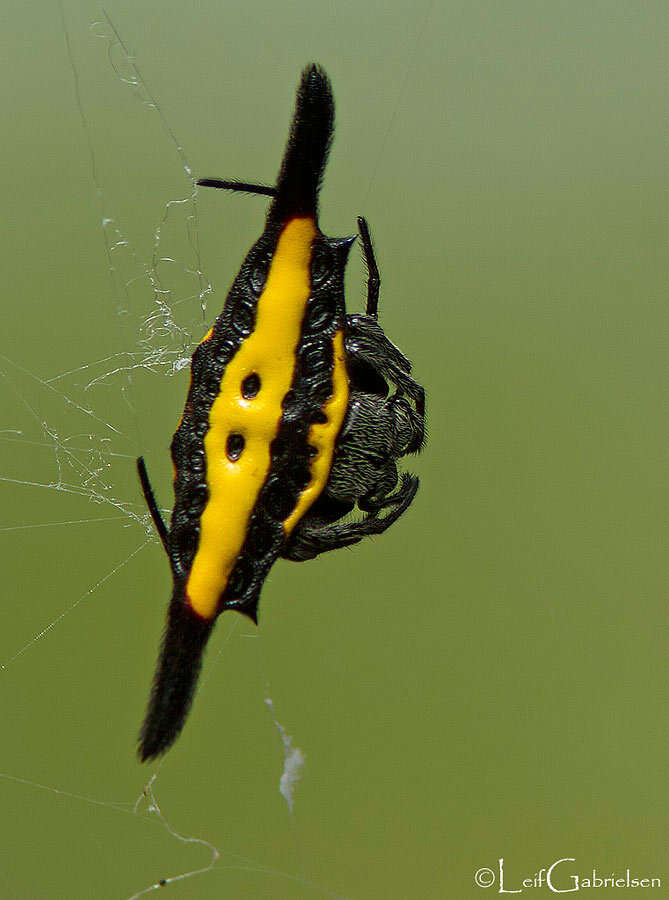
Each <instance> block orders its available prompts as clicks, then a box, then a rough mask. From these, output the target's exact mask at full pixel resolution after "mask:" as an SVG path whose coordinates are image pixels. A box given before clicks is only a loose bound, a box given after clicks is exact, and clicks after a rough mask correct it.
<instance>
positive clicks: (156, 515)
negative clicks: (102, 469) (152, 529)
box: [137, 456, 170, 556]
mask: <svg viewBox="0 0 669 900" xmlns="http://www.w3.org/2000/svg"><path fill="white" fill-rule="evenodd" d="M137 474H138V475H139V482H140V484H141V485H142V493H143V494H144V499H145V500H146V505H147V506H148V508H149V512H150V513H151V518H152V519H153V524H154V525H155V526H156V531H157V532H158V537H159V538H160V540H161V542H162V545H163V547H164V548H165V553H167V555H168V556H170V551H169V547H168V545H167V534H168V532H167V527H166V526H165V523H164V522H163V517H162V516H161V515H160V510H159V509H158V504H157V503H156V497H155V494H154V493H153V488H152V487H151V482H150V481H149V473H148V472H147V471H146V463H145V462H144V457H143V456H139V457H138V458H137Z"/></svg>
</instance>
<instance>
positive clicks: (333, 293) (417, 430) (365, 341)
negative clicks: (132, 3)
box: [137, 65, 425, 760]
mask: <svg viewBox="0 0 669 900" xmlns="http://www.w3.org/2000/svg"><path fill="white" fill-rule="evenodd" d="M333 128H334V100H333V96H332V89H331V86H330V82H329V80H328V77H327V75H326V74H325V72H324V71H323V69H322V68H320V67H319V66H316V65H311V66H308V67H307V68H306V69H305V70H304V72H303V73H302V79H301V82H300V86H299V88H298V92H297V101H296V108H295V113H294V116H293V120H292V124H291V129H290V136H289V139H288V144H287V147H286V150H285V154H284V158H283V162H282V164H281V170H280V172H279V177H278V179H277V183H276V187H266V186H263V185H258V184H250V183H246V182H240V181H221V180H219V179H202V180H201V181H199V182H198V184H200V185H203V186H210V187H222V188H225V189H228V190H232V191H242V192H246V193H251V194H264V195H267V196H269V197H271V198H272V201H271V205H270V207H269V211H268V213H267V219H266V222H265V229H264V231H263V233H262V234H261V236H260V238H259V239H258V240H257V241H256V243H255V244H254V245H253V247H252V248H251V250H250V251H249V253H248V254H247V256H246V259H245V260H244V262H243V263H242V266H241V269H240V270H239V274H238V275H237V277H236V278H235V280H234V282H233V284H232V287H231V288H230V292H229V294H228V297H227V299H226V301H225V306H224V308H223V311H222V312H221V314H220V315H219V316H218V318H217V319H216V321H215V322H214V325H213V327H212V329H211V330H210V332H209V333H208V334H207V335H206V336H205V338H204V340H203V341H202V342H201V343H200V344H199V345H198V347H197V348H196V350H195V352H194V353H193V359H192V363H191V383H190V389H189V391H188V397H187V400H186V407H185V409H184V414H183V417H182V420H181V422H180V424H179V427H178V428H177V431H176V433H175V435H174V438H173V440H172V446H171V452H172V460H173V462H174V472H175V476H174V496H175V500H174V508H173V510H172V520H171V524H170V527H169V529H168V528H167V526H166V525H165V523H164V522H163V519H162V517H161V514H160V511H159V508H158V505H157V503H156V500H155V498H154V494H153V491H152V489H151V485H150V483H149V479H148V475H147V472H146V468H145V466H144V461H143V459H142V458H141V457H140V459H139V460H138V461H137V463H138V471H139V476H140V480H141V484H142V489H143V491H144V496H145V498H146V502H147V505H148V507H149V511H150V513H151V516H152V518H153V521H154V523H155V526H156V529H157V531H158V534H159V536H160V538H161V540H162V543H163V546H164V547H165V550H166V552H167V556H168V558H169V561H170V566H171V569H172V576H173V591H172V598H171V601H170V604H169V608H168V614H167V625H166V628H165V633H164V636H163V641H162V647H161V653H160V657H159V660H158V666H157V670H156V674H155V677H154V681H153V688H152V692H151V697H150V700H149V707H148V712H147V715H146V719H145V721H144V724H143V726H142V730H141V733H140V737H139V755H140V758H141V759H142V760H147V759H152V758H154V757H156V756H158V755H159V754H161V753H163V752H164V751H165V750H167V749H168V747H170V746H171V744H172V743H173V742H174V740H175V739H176V737H177V736H178V734H179V733H180V731H181V729H182V727H183V724H184V721H185V719H186V716H187V714H188V711H189V709H190V705H191V703H192V700H193V694H194V691H195V686H196V683H197V679H198V676H199V672H200V668H201V665H202V655H203V652H204V649H205V646H206V643H207V640H208V638H209V636H210V634H211V631H212V628H213V625H214V622H215V620H216V618H217V616H219V615H220V614H221V613H222V612H223V611H224V610H226V609H236V610H238V611H239V612H242V613H244V614H245V615H247V616H249V617H250V618H251V619H252V620H253V621H254V622H257V608H258V598H259V595H260V590H261V587H262V584H263V582H264V580H265V578H266V577H267V574H268V572H269V570H270V567H271V566H272V564H273V563H274V562H275V561H276V559H277V558H278V557H279V556H282V557H283V558H284V559H290V560H296V561H300V560H306V559H312V558H313V557H315V556H317V555H318V554H319V553H323V552H324V551H326V550H334V549H336V548H338V547H346V546H349V545H351V544H355V543H357V542H358V541H360V540H361V539H362V538H363V537H365V536H366V535H370V534H380V533H381V532H383V531H385V530H386V528H388V527H389V526H390V525H392V523H393V522H395V521H396V520H397V519H398V518H399V516H401V515H402V513H403V512H404V511H405V510H406V509H407V507H408V506H409V504H410V503H411V501H412V500H413V498H414V496H415V494H416V490H417V489H418V479H417V478H416V477H414V476H412V475H408V474H403V475H402V476H401V480H400V481H399V486H398V473H397V466H396V461H397V460H398V459H399V458H400V457H402V456H404V455H406V454H408V453H417V452H418V451H419V450H420V449H421V448H422V446H423V442H424V414H425V394H424V391H423V388H422V387H421V386H420V385H419V384H417V382H416V381H414V379H413V378H412V377H411V375H410V372H411V365H410V363H409V360H408V359H407V358H406V357H405V356H404V355H403V354H402V353H400V351H399V350H398V349H397V348H396V347H395V346H394V345H393V344H392V343H391V342H390V341H389V340H388V338H387V337H386V336H385V334H384V332H383V330H382V328H381V326H380V325H379V324H378V321H377V317H378V299H379V285H380V279H379V273H378V268H377V265H376V261H375V258H374V251H373V248H372V242H371V238H370V234H369V229H368V227H367V222H366V221H365V219H364V218H362V217H360V218H358V229H359V233H360V239H361V242H362V248H363V252H364V256H365V260H366V264H367V269H368V275H369V277H368V285H367V305H366V310H365V315H347V314H346V307H345V303H344V270H345V267H346V261H347V257H348V253H349V250H350V248H351V244H352V243H353V241H354V240H355V236H353V237H346V238H338V239H334V238H327V237H325V235H324V234H323V233H322V232H321V230H320V228H319V226H318V195H319V190H320V185H321V180H322V177H323V172H324V170H325V164H326V161H327V157H328V152H329V149H330V143H331V141H332V135H333ZM389 385H393V386H394V390H393V392H392V393H390V392H389ZM356 505H357V507H358V509H359V510H361V511H362V512H363V513H365V515H364V517H363V518H362V519H361V520H359V521H351V520H347V519H345V517H346V516H347V514H348V513H350V512H351V511H352V510H353V509H354V507H355V506H356Z"/></svg>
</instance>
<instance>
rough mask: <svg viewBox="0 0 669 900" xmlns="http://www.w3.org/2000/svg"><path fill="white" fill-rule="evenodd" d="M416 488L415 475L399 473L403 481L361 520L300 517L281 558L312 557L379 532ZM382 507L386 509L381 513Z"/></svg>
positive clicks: (399, 513)
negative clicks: (330, 521) (327, 520)
mask: <svg viewBox="0 0 669 900" xmlns="http://www.w3.org/2000/svg"><path fill="white" fill-rule="evenodd" d="M417 490H418V478H416V477H415V476H414V475H407V474H404V475H402V483H401V485H400V487H399V489H398V490H397V491H396V493H395V494H392V495H391V496H389V497H387V498H386V500H385V501H384V502H383V503H382V504H380V505H379V506H378V507H377V508H376V509H375V510H374V511H373V512H372V513H370V514H369V515H367V516H365V518H364V519H362V520H361V521H360V522H336V523H334V524H332V525H322V524H316V523H311V522H310V521H309V520H308V519H303V521H302V522H301V524H300V528H299V530H297V531H295V532H294V534H293V535H292V537H291V538H290V540H289V542H288V544H287V545H286V546H285V547H284V549H283V551H282V553H281V555H282V556H283V557H284V559H290V560H292V561H293V562H301V561H303V560H306V559H314V557H316V556H318V554H319V553H325V552H326V551H328V550H337V549H339V548H340V547H350V546H351V545H352V544H357V543H358V542H359V541H361V540H362V539H363V538H364V537H366V536H367V535H370V534H381V533H382V532H384V531H385V530H386V529H387V528H390V526H391V525H392V524H393V522H396V521H397V519H399V517H400V516H401V515H402V513H403V512H404V511H405V510H406V509H407V508H408V507H409V505H410V504H411V501H412V500H413V498H414V497H415V496H416V491H417ZM382 509H389V510H390V512H388V513H387V515H385V516H380V515H379V512H380V511H381V510H382Z"/></svg>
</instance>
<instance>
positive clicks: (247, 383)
mask: <svg viewBox="0 0 669 900" xmlns="http://www.w3.org/2000/svg"><path fill="white" fill-rule="evenodd" d="M259 390H260V376H259V375H257V374H256V373H255V372H252V373H251V375H247V376H246V378H245V379H244V380H243V381H242V397H243V398H244V399H245V400H253V398H254V397H256V396H257V394H258V391H259Z"/></svg>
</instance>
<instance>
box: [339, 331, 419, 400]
mask: <svg viewBox="0 0 669 900" xmlns="http://www.w3.org/2000/svg"><path fill="white" fill-rule="evenodd" d="M346 324H347V332H348V333H347V336H346V341H345V346H346V352H347V353H348V354H349V355H350V356H351V357H353V358H354V359H359V360H362V361H363V362H365V363H367V364H368V365H370V366H372V367H373V368H374V369H375V370H376V371H377V372H378V373H379V374H380V375H382V376H383V377H384V378H387V379H389V380H390V381H393V382H394V383H395V384H396V385H397V387H398V388H399V389H400V390H401V391H402V393H404V394H406V395H407V396H409V397H411V399H412V400H413V401H414V403H415V404H416V411H417V412H418V414H419V415H420V416H424V415H425V390H424V389H423V388H422V387H421V385H419V384H418V382H416V381H414V379H413V378H412V377H411V376H410V374H409V372H410V371H411V363H410V362H409V360H408V359H407V358H406V357H405V356H404V354H402V353H401V352H400V351H399V350H398V349H397V347H396V346H395V345H394V344H392V343H391V342H390V341H389V340H388V338H387V337H386V336H385V334H384V333H383V330H382V329H381V327H380V326H379V325H378V324H377V322H376V321H375V320H374V319H371V318H369V317H367V316H347V319H346Z"/></svg>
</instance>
